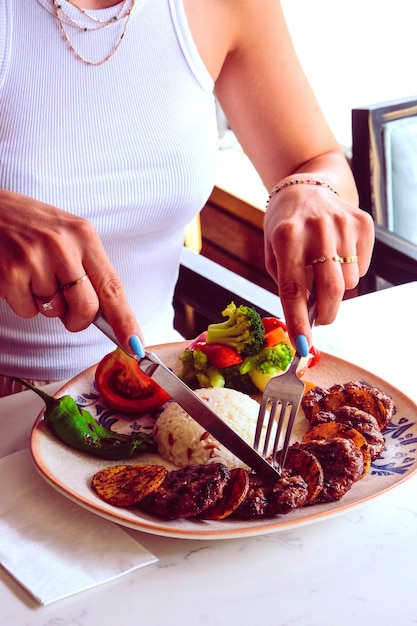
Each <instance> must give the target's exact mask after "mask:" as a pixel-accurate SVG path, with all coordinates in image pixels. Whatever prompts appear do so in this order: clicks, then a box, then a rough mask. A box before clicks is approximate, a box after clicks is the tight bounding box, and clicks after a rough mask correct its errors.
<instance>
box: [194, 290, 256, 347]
mask: <svg viewBox="0 0 417 626" xmlns="http://www.w3.org/2000/svg"><path fill="white" fill-rule="evenodd" d="M222 316H223V317H227V319H226V320H224V321H223V322H218V323H213V324H209V325H208V327H207V336H206V343H207V344H221V345H226V346H230V347H232V348H234V349H235V350H236V352H237V353H238V354H244V355H249V354H256V353H257V352H258V350H260V349H261V347H262V345H263V341H264V337H265V329H264V326H263V324H262V319H261V316H260V315H259V313H258V312H257V311H256V310H255V309H254V308H253V307H250V306H245V305H243V304H241V305H239V306H236V305H235V303H234V302H231V303H230V304H229V305H228V306H227V307H226V308H225V309H224V311H222Z"/></svg>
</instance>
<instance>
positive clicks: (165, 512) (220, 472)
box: [139, 463, 230, 519]
mask: <svg viewBox="0 0 417 626" xmlns="http://www.w3.org/2000/svg"><path fill="white" fill-rule="evenodd" d="M229 478H230V473H229V470H228V469H227V467H226V466H225V465H223V464H222V463H209V464H208V465H190V466H188V467H186V468H182V469H179V470H171V471H170V472H168V473H167V475H166V477H165V479H164V480H163V482H162V484H161V485H160V486H159V487H158V489H156V491H154V492H153V493H151V494H150V495H149V496H146V498H144V499H143V500H141V502H140V503H139V507H140V508H141V509H142V510H143V511H145V512H146V513H148V514H150V515H155V516H156V517H162V518H165V519H178V518H182V517H190V516H195V515H199V514H200V513H202V511H204V510H205V509H208V508H209V507H211V506H213V504H215V502H216V501H217V500H218V499H219V498H220V497H221V496H222V494H223V490H224V488H225V486H226V484H227V482H228V480H229Z"/></svg>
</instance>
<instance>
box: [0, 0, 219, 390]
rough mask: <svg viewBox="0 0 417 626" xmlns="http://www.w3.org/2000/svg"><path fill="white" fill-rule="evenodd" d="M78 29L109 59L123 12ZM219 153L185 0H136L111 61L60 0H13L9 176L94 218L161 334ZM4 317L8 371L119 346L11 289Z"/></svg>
mask: <svg viewBox="0 0 417 626" xmlns="http://www.w3.org/2000/svg"><path fill="white" fill-rule="evenodd" d="M62 2H63V5H64V9H65V12H66V13H68V14H69V15H72V16H73V17H74V18H76V20H77V21H78V22H80V21H81V19H82V16H81V15H80V13H79V12H78V11H76V10H75V9H74V7H73V6H72V5H71V4H68V3H67V2H66V1H65V0H62ZM90 13H92V12H91V11H90ZM112 13H114V7H113V8H111V9H106V10H103V11H97V12H96V14H97V16H99V17H100V18H101V19H104V18H105V17H107V16H110V15H111V14H112ZM89 25H90V26H91V22H89ZM67 31H68V34H69V36H70V38H71V41H72V43H73V45H74V47H75V48H76V49H77V50H78V51H79V52H80V53H81V54H83V56H85V57H86V58H88V59H91V60H94V59H96V60H98V59H101V58H103V57H104V56H106V54H107V53H108V52H109V51H110V50H111V49H112V47H113V45H114V42H115V41H117V39H118V37H119V34H120V32H121V25H120V24H117V23H116V24H114V25H111V26H110V27H108V28H103V29H99V30H98V31H96V32H83V31H81V30H80V29H75V28H74V27H71V25H70V24H68V25H67ZM216 164H217V130H216V118H215V106H214V97H213V81H212V79H211V77H210V75H209V73H208V71H207V69H206V67H205V66H204V64H203V62H202V60H201V58H200V57H199V55H198V52H197V49H196V47H195V44H194V42H193V39H192V36H191V33H190V31H189V28H188V24H187V20H186V16H185V14H184V9H183V4H182V0H137V2H136V5H135V7H134V10H133V13H132V15H131V19H130V23H129V25H128V28H127V31H126V35H125V37H124V39H123V41H122V43H121V45H120V47H119V49H118V51H117V52H116V54H115V55H114V56H113V57H112V58H111V59H110V60H109V61H108V62H107V63H105V64H104V65H101V66H98V67H92V66H88V65H86V64H84V63H82V62H80V61H79V60H77V59H76V58H75V56H74V55H73V53H72V52H71V51H70V50H69V48H68V46H67V45H66V43H65V41H64V39H63V37H62V34H61V31H60V28H59V23H58V21H57V19H56V16H55V12H54V8H53V4H52V0H1V2H0V187H1V188H3V189H9V190H13V191H16V192H19V193H23V194H26V195H28V196H31V197H34V198H37V199H38V200H41V201H44V202H47V203H49V204H53V205H55V206H57V207H60V208H62V209H65V210H66V211H70V212H73V213H75V214H78V215H82V216H84V217H86V218H88V219H89V220H91V222H92V223H93V224H94V225H95V227H96V229H97V230H98V232H99V233H100V236H101V238H102V241H103V243H104V246H105V248H106V251H107V254H108V256H109V257H110V259H111V261H112V263H113V264H114V266H115V268H116V270H117V272H118V274H119V276H120V277H121V279H122V282H123V284H124V287H125V289H126V292H127V294H128V297H129V300H130V303H131V306H132V307H133V309H134V311H135V313H136V315H137V318H138V320H139V322H140V324H141V326H142V328H143V331H144V334H145V338H146V342H147V344H148V345H150V344H152V343H159V342H164V341H166V340H169V339H170V337H171V335H170V333H171V329H172V294H173V288H174V285H175V281H176V277H177V272H178V261H179V254H180V251H181V247H182V243H183V233H184V228H185V226H186V225H187V224H188V222H189V221H190V220H191V219H192V218H193V216H194V215H195V214H196V213H197V212H198V211H199V210H200V209H201V207H202V206H203V205H204V203H205V201H206V199H207V197H208V195H209V193H210V191H211V189H212V186H213V183H214V179H215V171H216ZM0 319H1V327H0V345H1V351H0V374H6V375H12V374H18V375H20V376H26V377H30V378H34V379H38V380H60V379H62V378H66V377H68V376H73V375H75V374H76V373H77V372H79V371H81V370H83V369H84V368H86V367H88V366H89V365H91V364H93V363H95V362H97V361H98V360H99V359H100V358H101V357H102V356H103V355H104V354H105V353H107V352H108V351H109V350H110V349H111V348H112V345H111V344H109V342H108V341H107V340H106V339H105V338H102V337H101V335H100V333H99V331H97V329H95V328H89V329H87V330H86V331H82V332H80V333H69V332H68V331H67V330H66V329H65V328H64V327H63V325H62V324H61V322H60V321H58V320H56V319H46V318H45V317H43V316H42V315H38V316H36V317H35V318H33V319H30V320H27V319H22V318H19V317H17V316H16V315H15V314H14V313H13V312H12V311H11V309H10V308H9V307H8V306H7V305H6V303H5V302H4V301H1V302H0Z"/></svg>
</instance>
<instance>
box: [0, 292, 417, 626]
mask: <svg viewBox="0 0 417 626" xmlns="http://www.w3.org/2000/svg"><path fill="white" fill-rule="evenodd" d="M416 305H417V283H413V284H410V285H405V286H402V287H398V288H393V289H389V290H385V291H382V292H378V293H376V294H371V295H368V296H363V297H361V298H356V299H352V300H348V301H345V302H344V303H343V305H342V309H341V311H340V314H339V317H338V319H337V321H336V322H335V323H334V324H333V325H332V326H331V327H322V328H316V329H315V343H316V345H318V346H319V347H320V348H321V349H322V350H324V351H327V352H331V353H332V354H335V355H337V356H340V357H342V358H345V359H349V360H351V361H353V362H355V363H356V364H357V365H360V366H362V367H364V368H366V369H368V370H370V371H372V372H373V373H375V374H377V375H379V376H381V377H382V378H384V379H386V380H388V381H389V382H390V383H392V384H393V385H395V386H396V387H398V388H399V389H401V390H402V391H403V392H405V393H406V394H407V395H409V396H410V397H411V398H413V400H415V401H417V385H416V376H417V371H416V367H415V361H414V358H415V355H416V354H417V332H416V321H415V310H416ZM408 357H409V363H408V364H407V362H405V363H402V362H401V361H400V359H403V358H406V361H407V358H408ZM41 405H42V403H41V401H39V400H38V399H37V398H36V397H34V396H33V395H32V394H27V395H26V392H25V393H23V394H18V395H16V396H13V397H9V398H5V399H2V400H0V433H1V435H0V456H5V455H6V454H10V453H12V452H14V451H16V450H20V449H23V448H25V447H27V446H28V441H29V433H30V428H31V425H32V423H33V421H34V419H35V417H36V415H37V412H38V410H39V408H40V407H41ZM1 480H2V481H3V480H7V476H2V477H1ZM0 492H1V487H0ZM129 532H131V533H132V534H133V535H134V536H136V537H138V538H139V540H140V542H141V543H142V544H143V545H144V546H145V547H146V548H148V549H149V550H150V551H151V552H153V553H154V554H155V555H156V556H157V557H158V558H159V562H158V564H156V565H152V566H149V567H147V568H145V569H142V570H138V571H136V572H134V573H132V574H127V575H125V576H123V577H121V578H119V579H118V580H116V581H114V582H112V583H108V584H106V585H103V586H101V587H97V588H96V589H94V590H91V591H86V592H83V593H80V594H77V595H75V596H73V597H71V598H68V599H65V600H61V601H59V602H57V603H55V604H52V605H49V606H47V607H41V606H39V605H38V604H37V603H36V602H35V601H34V600H32V599H31V597H30V596H29V595H28V594H27V593H26V592H25V591H23V589H21V588H20V586H19V585H18V584H17V583H15V582H14V581H13V580H12V579H11V578H10V577H9V576H8V575H7V574H6V573H5V572H3V571H2V570H1V569H0V623H1V624H2V626H8V625H11V626H16V625H19V626H24V625H25V626H26V625H27V626H52V625H57V626H67V625H68V626H69V625H74V626H98V625H99V624H103V625H104V626H113V625H116V624H123V625H124V626H133V625H134V626H137V625H140V624H148V625H152V624H154V625H156V626H162V625H164V626H198V625H203V626H216V625H221V626H223V625H226V624H227V625H229V624H242V625H244V626H252V625H255V624H256V625H258V624H262V626H354V625H355V626H356V625H357V626H363V625H365V624H373V625H377V626H388V625H391V624H395V625H398V626H411V625H412V624H417V599H416V588H417V565H416V563H417V477H414V478H412V479H410V480H408V481H406V482H405V483H403V484H402V485H400V486H399V487H397V488H396V489H393V490H391V491H390V492H388V493H386V494H384V495H383V496H381V497H379V498H377V499H375V500H372V501H370V502H368V503H366V504H365V505H363V506H361V507H360V508H357V509H354V510H352V511H350V512H348V513H345V514H343V515H341V516H339V517H335V518H332V519H329V520H327V521H323V522H320V523H317V524H313V525H310V526H304V527H301V528H297V529H296V530H289V531H284V532H281V533H276V534H271V535H265V536H262V537H257V538H246V539H234V540H221V541H195V540H182V539H169V538H163V537H157V536H152V535H146V534H144V533H139V532H137V531H129Z"/></svg>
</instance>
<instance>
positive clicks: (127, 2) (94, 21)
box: [52, 0, 136, 66]
mask: <svg viewBox="0 0 417 626" xmlns="http://www.w3.org/2000/svg"><path fill="white" fill-rule="evenodd" d="M135 2H136V0H124V2H123V3H122V4H121V5H120V7H119V8H118V11H117V12H116V13H115V14H114V15H112V16H111V17H110V18H109V19H107V20H101V19H99V18H98V17H96V16H95V15H91V13H89V12H88V11H86V10H85V9H81V8H80V7H77V6H76V5H75V4H72V3H69V4H71V6H73V7H75V8H76V9H77V10H78V11H79V13H80V14H82V15H83V16H84V17H85V18H87V20H88V21H89V22H90V26H86V25H85V24H80V23H78V22H77V20H76V19H74V18H73V17H72V16H71V15H70V14H69V13H67V12H66V11H65V10H64V6H63V2H62V0H52V4H53V5H54V8H55V15H56V18H57V20H58V23H59V26H60V29H61V32H62V35H63V37H64V39H65V42H66V43H67V45H68V47H69V49H70V50H71V52H72V53H73V54H74V55H75V56H76V58H77V59H78V60H79V61H82V62H83V63H86V64H87V65H95V66H97V65H103V63H106V62H107V61H109V59H111V58H112V56H114V54H115V53H116V52H117V50H118V48H119V46H120V44H121V43H122V40H123V37H124V36H125V34H126V29H127V26H128V24H129V21H130V16H131V14H132V10H133V7H134V6H135ZM65 22H67V23H69V24H70V25H71V26H74V27H75V28H78V29H79V30H81V31H84V32H91V31H96V30H100V29H102V28H107V27H108V26H111V25H113V24H115V23H117V22H121V23H122V24H123V25H122V30H121V33H120V35H119V38H118V40H117V41H116V43H115V44H114V46H113V48H112V49H111V50H110V52H109V53H108V54H107V55H106V56H105V57H104V58H103V59H100V60H99V61H91V60H89V59H86V58H85V57H84V56H83V55H82V54H81V53H80V52H79V51H78V50H76V49H75V47H74V45H73V43H72V42H71V39H70V37H69V36H68V32H67V28H66V26H65Z"/></svg>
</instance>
